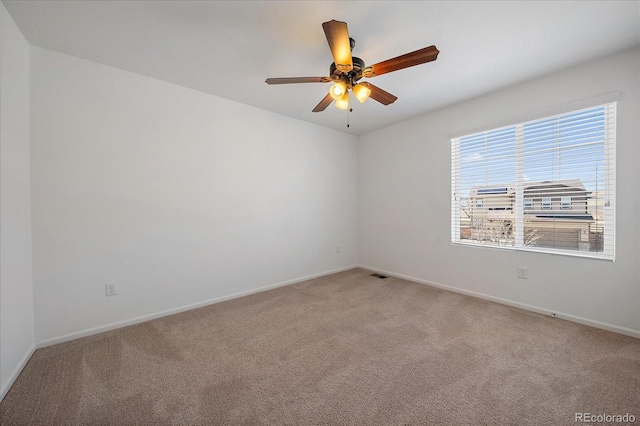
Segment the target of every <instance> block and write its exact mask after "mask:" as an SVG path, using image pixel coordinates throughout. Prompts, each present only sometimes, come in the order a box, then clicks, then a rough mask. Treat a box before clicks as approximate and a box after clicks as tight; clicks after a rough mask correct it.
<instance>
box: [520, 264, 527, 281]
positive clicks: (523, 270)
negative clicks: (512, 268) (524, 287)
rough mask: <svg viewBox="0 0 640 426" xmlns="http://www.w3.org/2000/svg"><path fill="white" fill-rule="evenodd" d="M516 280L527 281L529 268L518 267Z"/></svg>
mask: <svg viewBox="0 0 640 426" xmlns="http://www.w3.org/2000/svg"><path fill="white" fill-rule="evenodd" d="M518 278H522V279H524V280H526V279H529V268H526V267H524V266H518Z"/></svg>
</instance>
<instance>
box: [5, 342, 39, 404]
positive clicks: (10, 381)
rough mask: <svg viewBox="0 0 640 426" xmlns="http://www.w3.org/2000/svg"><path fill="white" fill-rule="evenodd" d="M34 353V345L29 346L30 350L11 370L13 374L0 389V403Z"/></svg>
mask: <svg viewBox="0 0 640 426" xmlns="http://www.w3.org/2000/svg"><path fill="white" fill-rule="evenodd" d="M35 351H36V345H31V348H30V349H29V350H28V351H27V353H26V354H24V356H23V357H22V359H21V360H20V362H19V363H18V365H17V366H16V368H14V369H13V372H12V373H11V375H10V376H9V379H8V380H7V381H6V382H5V383H3V384H2V387H0V401H2V400H3V399H4V397H5V395H6V394H7V392H9V389H11V386H12V385H13V382H15V381H16V379H17V378H18V376H19V375H20V373H22V370H23V369H24V366H25V365H27V363H28V362H29V360H30V359H31V356H32V355H33V353H34V352H35Z"/></svg>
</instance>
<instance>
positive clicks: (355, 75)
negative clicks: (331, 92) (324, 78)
mask: <svg viewBox="0 0 640 426" xmlns="http://www.w3.org/2000/svg"><path fill="white" fill-rule="evenodd" d="M351 60H352V62H353V69H352V70H351V71H349V72H348V73H344V72H342V71H340V70H338V69H337V68H336V63H335V62H332V63H331V66H330V67H329V75H330V76H331V80H333V81H345V82H347V83H350V82H352V81H358V80H360V79H361V78H362V70H363V69H364V68H365V66H364V61H363V60H362V59H360V58H357V57H355V56H353V57H352V58H351Z"/></svg>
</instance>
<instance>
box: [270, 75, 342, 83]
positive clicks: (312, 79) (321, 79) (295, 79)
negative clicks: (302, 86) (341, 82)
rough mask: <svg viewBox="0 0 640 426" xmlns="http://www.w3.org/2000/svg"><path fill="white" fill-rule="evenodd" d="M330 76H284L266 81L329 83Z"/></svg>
mask: <svg viewBox="0 0 640 426" xmlns="http://www.w3.org/2000/svg"><path fill="white" fill-rule="evenodd" d="M330 81H331V79H330V78H329V77H284V78H268V79H266V80H265V81H264V82H265V83H267V84H292V83H328V82H330Z"/></svg>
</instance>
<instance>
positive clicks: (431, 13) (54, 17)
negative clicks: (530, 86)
mask: <svg viewBox="0 0 640 426" xmlns="http://www.w3.org/2000/svg"><path fill="white" fill-rule="evenodd" d="M3 3H4V4H5V6H6V8H7V10H8V11H9V13H10V14H11V16H12V17H13V19H14V20H15V22H16V23H17V25H18V27H19V28H20V29H21V31H22V32H23V34H24V36H25V37H26V39H27V40H28V41H29V42H30V43H31V44H33V45H36V46H41V47H45V48H48V49H53V50H56V51H59V52H63V53H67V54H70V55H74V56H77V57H80V58H85V59H88V60H91V61H95V62H99V63H102V64H106V65H110V66H114V67H117V68H121V69H124V70H128V71H133V72H136V73H139V74H143V75H147V76H150V77H154V78H157V79H160V80H164V81H168V82H172V83H175V84H178V85H181V86H185V87H189V88H192V89H196V90H199V91H202V92H206V93H210V94H213V95H217V96H220V97H223V98H226V99H230V100H234V101H237V102H242V103H244V104H248V105H253V106H256V107H259V108H263V109H266V110H269V111H274V112H277V113H280V114H284V115H287V116H290V117H295V118H298V119H300V120H304V121H308V122H311V123H317V124H319V125H321V126H326V127H330V128H334V129H337V130H340V131H345V132H349V133H352V134H363V133H367V132H369V131H372V130H375V129H377V128H380V127H383V126H387V125H390V124H393V123H397V122H401V121H404V120H407V119H409V118H412V117H416V116H419V115H422V114H425V113H426V112H429V111H433V110H435V109H438V108H441V107H443V106H446V105H450V104H453V103H455V102H459V101H461V100H463V99H468V98H471V97H475V96H478V95H482V94H484V93H487V92H491V91H494V90H496V89H500V88H502V87H506V86H510V85H513V84H516V83H519V82H522V81H525V80H528V79H531V78H535V77H538V76H541V75H544V74H548V73H552V72H555V71H558V70H561V69H563V68H567V67H570V66H572V65H576V64H580V63H582V62H586V61H589V60H593V59H597V58H601V57H605V56H607V55H609V54H612V53H616V52H618V51H621V50H625V49H628V48H631V47H633V46H638V45H640V1H547V2H542V1H510V2H507V1H423V2H413V1H412V2H409V1H406V2H403V1H364V2H358V1H350V2H345V1H328V2H319V1H318V2H312V1H305V2H303V1H291V2H285V1H246V2H239V1H148V0H147V1H9V0H3ZM331 19H336V20H340V21H345V22H347V23H348V26H349V33H350V35H351V37H353V38H354V39H355V40H356V46H355V48H354V50H353V54H354V56H357V57H360V58H362V59H364V60H365V62H366V63H367V64H369V65H371V64H373V63H376V62H380V61H383V60H385V59H389V58H392V57H395V56H398V55H401V54H404V53H408V52H411V51H414V50H416V49H419V48H422V47H425V46H429V45H432V44H434V45H436V46H437V47H438V49H439V50H440V56H439V57H438V60H437V61H435V62H431V63H427V64H423V65H418V66H416V67H413V68H408V69H404V70H400V71H396V72H394V73H390V74H385V75H382V76H379V77H376V78H374V79H371V80H370V81H371V82H372V83H374V84H375V85H377V86H379V87H380V88H382V89H384V90H386V91H388V92H391V93H393V94H394V95H396V96H398V100H397V101H396V102H395V103H393V104H391V105H389V106H383V105H381V104H379V103H377V102H375V101H373V100H371V99H370V100H368V101H367V102H365V103H364V104H359V103H357V102H354V104H353V112H352V113H351V114H350V122H351V127H350V128H348V129H347V128H346V123H347V112H345V111H341V110H338V109H337V108H334V107H333V106H329V107H328V108H327V109H326V110H325V111H324V112H321V113H313V112H311V110H312V109H313V108H314V107H315V105H316V104H317V103H318V102H319V101H320V100H321V99H322V98H323V97H324V96H325V94H326V93H327V90H328V89H329V84H319V83H315V84H314V83H312V84H294V85H278V86H269V85H267V84H265V82H264V80H265V78H267V77H306V76H326V75H329V65H330V64H331V62H332V58H331V52H330V51H329V47H328V45H327V41H326V38H325V35H324V32H323V30H322V26H321V25H322V22H325V21H328V20H331Z"/></svg>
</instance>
